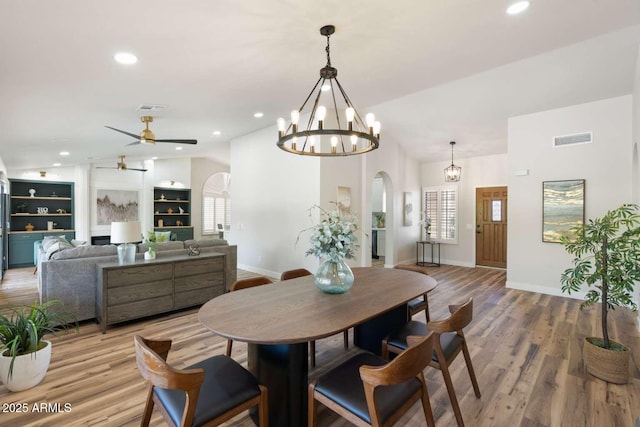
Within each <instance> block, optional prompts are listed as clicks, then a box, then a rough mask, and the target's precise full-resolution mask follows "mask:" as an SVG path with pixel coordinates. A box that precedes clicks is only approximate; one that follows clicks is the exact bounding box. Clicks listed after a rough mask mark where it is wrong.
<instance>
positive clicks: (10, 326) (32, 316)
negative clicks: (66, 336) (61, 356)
mask: <svg viewBox="0 0 640 427" xmlns="http://www.w3.org/2000/svg"><path fill="white" fill-rule="evenodd" d="M58 304H62V303H61V301H57V300H52V301H47V302H45V303H42V304H39V303H37V302H34V303H33V305H31V306H23V307H15V308H11V309H9V310H8V311H6V312H4V313H0V380H1V381H2V382H3V383H4V384H5V385H6V386H7V388H8V389H9V390H11V391H20V390H26V389H28V388H31V387H33V386H35V385H37V384H39V383H40V381H42V379H43V378H44V376H45V374H46V373H47V369H48V368H49V362H50V360H51V342H50V341H47V340H44V339H43V337H44V335H47V334H55V333H56V332H58V331H65V332H66V331H68V329H69V328H70V327H72V326H73V325H75V328H76V329H77V328H78V325H77V322H76V321H75V316H73V315H72V314H70V313H66V312H63V311H60V310H57V309H55V308H54V306H56V305H58Z"/></svg>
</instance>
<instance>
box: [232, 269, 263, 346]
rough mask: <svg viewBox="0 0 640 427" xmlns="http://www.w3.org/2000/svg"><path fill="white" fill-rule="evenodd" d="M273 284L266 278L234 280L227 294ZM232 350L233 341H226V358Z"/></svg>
mask: <svg viewBox="0 0 640 427" xmlns="http://www.w3.org/2000/svg"><path fill="white" fill-rule="evenodd" d="M270 283H273V282H272V281H271V279H269V278H268V277H266V276H256V277H250V278H248V279H240V280H236V281H235V282H233V283H232V284H231V287H230V288H229V292H233V291H239V290H240V289H247V288H253V287H256V286H262V285H268V284H270ZM232 348H233V340H231V339H228V340H227V352H226V353H225V354H226V355H227V356H229V357H231V349H232Z"/></svg>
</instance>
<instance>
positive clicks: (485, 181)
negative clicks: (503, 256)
mask: <svg viewBox="0 0 640 427" xmlns="http://www.w3.org/2000/svg"><path fill="white" fill-rule="evenodd" d="M466 143H467V142H463V141H460V142H458V144H466ZM454 163H455V164H456V165H457V166H460V167H462V175H461V178H460V182H458V184H457V185H458V200H459V201H458V211H459V212H458V223H459V224H460V227H459V228H458V243H457V244H444V243H443V244H441V245H440V251H441V256H442V263H444V264H450V265H461V266H465V267H473V266H475V263H476V233H475V222H476V218H475V212H476V188H478V187H499V186H505V185H507V155H506V154H496V155H492V156H481V157H474V158H469V159H455V162H454ZM450 164H451V162H449V161H444V162H433V163H424V164H423V165H422V186H423V187H437V186H441V185H444V184H445V182H444V169H445V168H446V167H447V166H449V165H450ZM508 191H509V196H508V202H507V210H509V209H511V203H512V201H511V197H512V194H511V192H512V190H511V188H509V190H508ZM421 202H422V201H421ZM419 206H420V209H423V208H424V207H423V206H422V205H421V204H420V205H419ZM509 262H510V261H509V259H508V258H507V266H509Z"/></svg>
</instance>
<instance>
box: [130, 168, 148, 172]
mask: <svg viewBox="0 0 640 427" xmlns="http://www.w3.org/2000/svg"><path fill="white" fill-rule="evenodd" d="M126 170H128V171H138V172H146V171H147V170H146V169H136V168H127V169H126Z"/></svg>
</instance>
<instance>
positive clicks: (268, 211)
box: [225, 127, 335, 276]
mask: <svg viewBox="0 0 640 427" xmlns="http://www.w3.org/2000/svg"><path fill="white" fill-rule="evenodd" d="M276 135H277V132H276V130H275V127H272V128H267V129H263V130H261V131H258V132H254V133H252V134H249V135H245V136H243V137H240V138H237V139H235V140H233V141H231V176H232V177H233V179H232V180H231V186H230V187H231V194H232V202H231V203H232V204H231V230H230V231H229V232H228V233H225V237H226V238H227V239H228V240H229V241H230V243H232V244H236V245H238V266H239V267H240V268H243V269H246V270H250V271H255V272H258V273H261V274H267V275H271V276H279V275H280V273H281V272H282V271H285V270H289V269H292V268H300V267H304V268H308V269H311V270H313V269H314V268H315V267H314V266H315V265H317V263H316V262H315V260H314V259H313V258H312V257H305V255H304V252H305V250H306V248H307V244H306V241H305V238H304V236H303V238H301V241H300V242H299V243H298V244H297V245H296V239H297V237H298V234H299V233H300V231H301V230H303V229H305V228H308V227H309V226H310V225H311V223H310V221H309V217H308V209H309V208H310V207H311V206H313V205H318V204H320V160H319V158H317V157H305V156H296V155H293V154H289V153H286V152H284V151H282V150H280V149H278V148H277V147H276ZM334 198H335V196H334Z"/></svg>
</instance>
